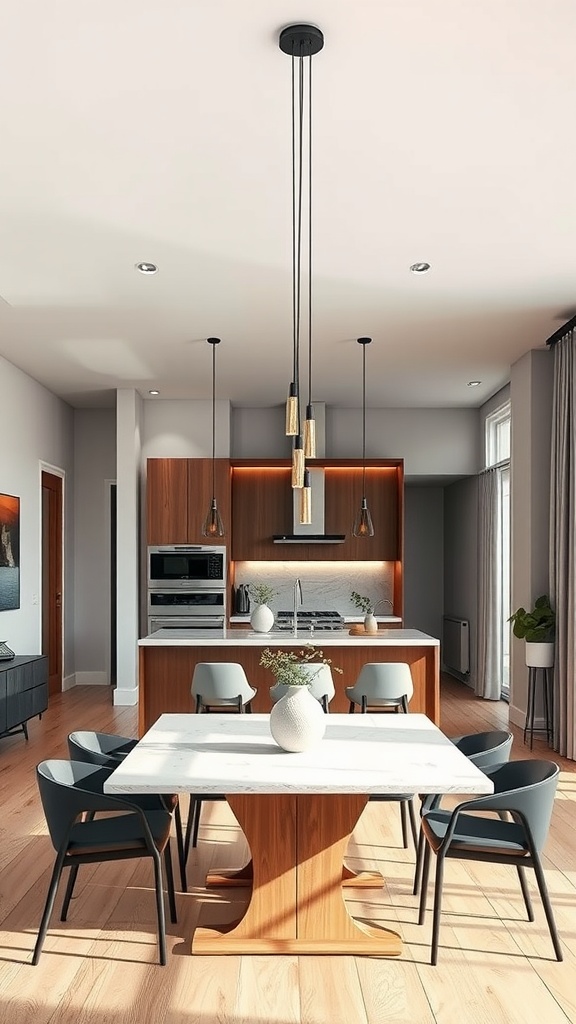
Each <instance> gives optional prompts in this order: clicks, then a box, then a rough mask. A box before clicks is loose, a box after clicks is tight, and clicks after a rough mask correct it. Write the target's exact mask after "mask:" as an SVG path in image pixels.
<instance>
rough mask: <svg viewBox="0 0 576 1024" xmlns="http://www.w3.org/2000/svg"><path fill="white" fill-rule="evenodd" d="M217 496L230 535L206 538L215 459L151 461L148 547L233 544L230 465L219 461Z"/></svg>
mask: <svg viewBox="0 0 576 1024" xmlns="http://www.w3.org/2000/svg"><path fill="white" fill-rule="evenodd" d="M215 494H216V499H217V501H218V508H219V510H220V515H221V516H222V520H223V523H224V529H225V531H226V536H225V537H224V538H221V537H217V538H216V537H215V538H213V539H212V538H210V537H203V536H202V524H203V522H204V519H205V518H206V513H207V512H208V508H209V506H210V501H211V498H212V459H148V463H147V484H146V506H147V528H146V536H147V542H148V544H222V543H224V544H229V543H230V539H229V538H230V530H231V502H230V462H229V460H228V459H216V460H215Z"/></svg>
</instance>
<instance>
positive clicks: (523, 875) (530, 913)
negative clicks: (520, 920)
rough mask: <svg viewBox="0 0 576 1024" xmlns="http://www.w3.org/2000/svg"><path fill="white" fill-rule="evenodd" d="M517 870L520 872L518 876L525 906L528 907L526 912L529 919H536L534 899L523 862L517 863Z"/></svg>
mask: <svg viewBox="0 0 576 1024" xmlns="http://www.w3.org/2000/svg"><path fill="white" fill-rule="evenodd" d="M516 871H517V872H518V878H519V880H520V888H521V889H522V898H523V900H524V906H525V907H526V913H527V914H528V920H529V921H533V920H534V908H533V906H532V900H531V899H530V893H529V891H528V883H527V881H526V871H525V869H524V868H523V867H522V865H521V864H517V865H516Z"/></svg>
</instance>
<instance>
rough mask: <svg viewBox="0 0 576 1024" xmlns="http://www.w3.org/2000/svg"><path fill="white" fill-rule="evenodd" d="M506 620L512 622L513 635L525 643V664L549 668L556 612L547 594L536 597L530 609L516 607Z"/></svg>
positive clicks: (552, 655)
mask: <svg viewBox="0 0 576 1024" xmlns="http://www.w3.org/2000/svg"><path fill="white" fill-rule="evenodd" d="M508 622H511V623H512V632H513V634H514V636H517V637H518V639H519V640H524V641H525V643H526V664H527V665H528V666H529V667H531V668H550V667H551V666H552V665H553V664H554V634H555V629H556V613H555V611H554V609H553V608H552V606H551V605H550V598H549V597H548V596H547V594H542V596H541V597H538V598H537V599H536V601H535V602H534V607H533V608H532V610H531V611H527V610H526V608H517V610H516V611H515V612H513V613H512V615H511V616H510V618H509V619H508Z"/></svg>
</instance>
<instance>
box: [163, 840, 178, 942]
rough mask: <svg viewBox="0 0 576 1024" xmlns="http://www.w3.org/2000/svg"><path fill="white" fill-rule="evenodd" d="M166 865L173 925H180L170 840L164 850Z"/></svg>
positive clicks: (167, 887)
mask: <svg viewBox="0 0 576 1024" xmlns="http://www.w3.org/2000/svg"><path fill="white" fill-rule="evenodd" d="M164 864H165V866H166V889H167V891H168V905H169V907H170V920H171V921H172V924H178V915H177V913H176V896H175V894H174V872H173V870H172V851H171V849H170V840H168V842H167V843H166V847H165V849H164Z"/></svg>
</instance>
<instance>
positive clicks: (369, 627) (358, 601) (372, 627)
mask: <svg viewBox="0 0 576 1024" xmlns="http://www.w3.org/2000/svg"><path fill="white" fill-rule="evenodd" d="M350 600H351V601H352V604H354V605H356V607H357V608H359V609H360V611H361V612H364V632H365V633H377V632H378V622H377V621H376V616H375V615H374V612H375V611H376V608H377V607H378V605H379V604H383V601H384V600H385V599H382V600H379V601H373V600H372V598H371V597H364V595H363V594H359V593H358V591H357V590H353V591H352V593H351V594H350Z"/></svg>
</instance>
